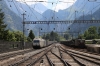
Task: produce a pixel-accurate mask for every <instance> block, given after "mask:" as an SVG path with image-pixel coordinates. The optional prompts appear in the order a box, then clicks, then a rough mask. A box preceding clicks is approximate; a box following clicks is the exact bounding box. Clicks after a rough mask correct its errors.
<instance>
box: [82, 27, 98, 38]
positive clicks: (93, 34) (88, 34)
mask: <svg viewBox="0 0 100 66" xmlns="http://www.w3.org/2000/svg"><path fill="white" fill-rule="evenodd" d="M81 38H84V39H96V38H98V33H97V28H96V27H95V26H91V27H90V28H89V29H88V30H86V31H85V32H84V34H83V35H82V36H81Z"/></svg>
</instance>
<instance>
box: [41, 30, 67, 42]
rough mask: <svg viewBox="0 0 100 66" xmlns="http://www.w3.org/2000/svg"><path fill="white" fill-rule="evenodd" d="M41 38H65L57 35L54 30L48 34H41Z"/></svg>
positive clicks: (52, 39) (58, 39) (50, 39)
mask: <svg viewBox="0 0 100 66" xmlns="http://www.w3.org/2000/svg"><path fill="white" fill-rule="evenodd" d="M42 38H43V39H46V40H49V41H61V40H65V39H64V37H62V36H60V35H58V34H57V33H56V32H53V31H52V32H51V33H50V34H46V35H43V36H42Z"/></svg>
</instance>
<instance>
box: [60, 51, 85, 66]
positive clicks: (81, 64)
mask: <svg viewBox="0 0 100 66" xmlns="http://www.w3.org/2000/svg"><path fill="white" fill-rule="evenodd" d="M61 51H63V50H61ZM63 52H65V53H67V54H68V55H70V56H71V57H72V58H73V60H74V61H75V62H76V63H78V64H79V65H80V66H86V65H85V64H83V63H81V62H80V61H78V60H77V59H75V58H74V57H73V56H72V55H71V54H69V53H68V52H67V51H63Z"/></svg>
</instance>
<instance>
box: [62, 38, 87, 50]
mask: <svg viewBox="0 0 100 66" xmlns="http://www.w3.org/2000/svg"><path fill="white" fill-rule="evenodd" d="M60 43H61V44H64V45H66V46H70V47H74V48H86V46H85V39H72V40H66V41H60Z"/></svg>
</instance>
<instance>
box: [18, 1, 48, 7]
mask: <svg viewBox="0 0 100 66" xmlns="http://www.w3.org/2000/svg"><path fill="white" fill-rule="evenodd" d="M17 1H19V2H22V3H23V2H27V4H28V5H32V4H35V3H38V2H41V3H42V4H43V5H45V6H46V5H47V3H46V2H47V1H48V0H17ZM42 1H44V2H42Z"/></svg>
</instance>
